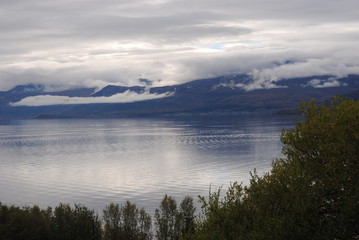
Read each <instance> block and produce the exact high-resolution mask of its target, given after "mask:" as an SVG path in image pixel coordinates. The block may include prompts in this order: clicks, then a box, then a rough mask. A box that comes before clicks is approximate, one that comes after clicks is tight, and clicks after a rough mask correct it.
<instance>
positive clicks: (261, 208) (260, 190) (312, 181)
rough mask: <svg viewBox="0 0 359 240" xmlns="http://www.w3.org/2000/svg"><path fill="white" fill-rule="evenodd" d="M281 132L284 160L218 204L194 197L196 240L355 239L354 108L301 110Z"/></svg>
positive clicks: (358, 139) (358, 181)
mask: <svg viewBox="0 0 359 240" xmlns="http://www.w3.org/2000/svg"><path fill="white" fill-rule="evenodd" d="M301 110H302V112H303V114H304V117H305V120H304V121H302V122H298V123H297V125H296V127H295V128H294V129H290V130H286V131H283V133H282V135H281V140H282V142H283V144H284V147H283V150H282V152H283V154H284V156H285V157H283V158H281V159H277V160H276V161H275V162H274V163H273V168H272V170H271V171H270V172H269V173H267V174H265V175H264V176H259V175H257V174H256V173H254V174H253V175H252V178H251V181H250V185H249V186H247V187H244V188H242V187H240V185H234V186H232V187H230V189H229V191H228V192H227V195H226V197H224V198H223V199H222V198H221V197H220V190H218V192H214V193H210V195H209V198H208V200H206V199H205V198H204V197H201V198H200V199H201V201H202V207H203V211H202V212H203V216H204V219H203V220H202V221H201V222H200V224H199V226H198V231H197V233H196V238H197V239H358V238H359V230H358V229H359V178H358V176H359V102H358V101H353V100H344V99H341V98H335V99H334V100H333V101H332V102H331V104H330V105H329V106H326V105H316V104H315V103H314V101H310V102H309V103H304V104H303V105H302V108H301Z"/></svg>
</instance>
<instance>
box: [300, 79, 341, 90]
mask: <svg viewBox="0 0 359 240" xmlns="http://www.w3.org/2000/svg"><path fill="white" fill-rule="evenodd" d="M342 85H345V84H343V83H341V82H339V81H338V80H337V79H335V78H329V79H312V80H310V81H309V82H308V84H307V85H306V86H311V87H314V88H328V87H340V86H342Z"/></svg>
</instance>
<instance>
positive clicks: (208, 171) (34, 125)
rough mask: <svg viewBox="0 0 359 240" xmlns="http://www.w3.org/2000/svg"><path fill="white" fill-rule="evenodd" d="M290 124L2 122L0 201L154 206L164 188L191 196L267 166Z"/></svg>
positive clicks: (261, 120)
mask: <svg viewBox="0 0 359 240" xmlns="http://www.w3.org/2000/svg"><path fill="white" fill-rule="evenodd" d="M292 126H294V120H293V118H292V117H240V118H237V119H217V120H213V119H211V120H208V119H199V120H156V119H155V120H153V119H150V120H148V119H146V120H145V119H137V120H133V119H130V120H128V119H126V120H124V119H101V120H98V119H96V120H94V119H90V120H17V121H0V164H1V167H0V201H1V202H2V203H6V204H16V205H25V204H26V205H33V204H38V205H40V206H41V207H46V206H55V205H57V204H58V203H60V202H64V203H71V204H72V203H82V204H85V205H86V206H88V207H90V208H92V209H95V210H96V211H98V212H99V213H101V212H102V209H103V208H104V206H106V205H108V204H109V203H110V202H117V203H123V202H124V201H126V200H130V201H131V202H133V203H136V204H137V205H138V206H140V207H145V208H146V210H148V211H149V212H153V211H154V209H155V208H156V207H158V205H159V203H160V200H161V199H162V197H163V195H164V194H166V193H167V194H170V195H172V196H174V197H176V199H177V200H178V201H181V199H182V198H183V197H184V196H185V195H191V196H193V197H194V198H195V199H197V195H199V194H200V195H207V194H208V190H209V187H210V185H211V186H212V187H214V188H215V187H219V186H223V187H224V188H226V187H227V186H228V184H229V183H230V182H233V181H239V182H244V183H248V179H249V176H250V175H249V172H250V171H252V170H253V169H254V168H256V169H257V171H258V172H259V173H262V172H265V171H268V170H269V169H270V167H271V163H272V160H273V159H275V158H276V157H280V156H281V153H280V151H281V147H282V145H281V142H280V140H279V135H280V131H281V130H282V129H283V128H290V127H292Z"/></svg>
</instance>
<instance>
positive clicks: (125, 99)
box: [10, 91, 173, 106]
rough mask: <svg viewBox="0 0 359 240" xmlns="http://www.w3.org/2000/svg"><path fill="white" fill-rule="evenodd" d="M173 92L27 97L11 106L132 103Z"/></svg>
mask: <svg viewBox="0 0 359 240" xmlns="http://www.w3.org/2000/svg"><path fill="white" fill-rule="evenodd" d="M172 95H173V93H172V92H167V93H162V94H150V93H148V92H145V93H142V94H139V93H136V92H132V91H126V92H124V93H119V94H115V95H112V96H110V97H67V96H51V95H41V96H33V97H27V98H24V99H22V100H20V101H19V102H15V103H10V105H11V106H49V105H68V104H93V103H130V102H139V101H145V100H152V99H159V98H165V97H170V96H172Z"/></svg>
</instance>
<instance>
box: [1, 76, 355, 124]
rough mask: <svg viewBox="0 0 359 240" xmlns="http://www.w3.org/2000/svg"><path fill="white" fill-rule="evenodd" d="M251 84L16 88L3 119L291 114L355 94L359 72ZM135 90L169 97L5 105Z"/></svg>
mask: <svg viewBox="0 0 359 240" xmlns="http://www.w3.org/2000/svg"><path fill="white" fill-rule="evenodd" d="M253 84H255V82H254V81H253V79H252V78H251V77H250V76H248V75H231V76H223V77H217V78H210V79H200V80H195V81H191V82H188V83H184V84H179V85H173V86H164V87H151V85H147V86H132V87H125V86H114V85H109V86H106V87H104V88H103V89H101V90H99V91H97V92H96V93H94V90H95V89H93V88H82V89H75V90H67V91H60V92H46V91H44V89H45V88H44V87H43V86H41V85H27V86H17V87H15V88H13V89H11V90H9V91H6V92H0V116H1V118H58V117H61V118H64V117H68V118H94V117H138V116H158V115H192V114H251V113H276V112H282V113H283V112H290V111H293V110H294V109H296V108H297V107H298V106H299V104H300V102H302V101H307V100H308V99H310V98H314V99H316V101H317V102H318V103H320V102H325V101H327V100H329V99H330V98H332V97H333V96H335V95H347V96H350V97H357V94H358V91H359V76H358V75H350V76H348V77H345V78H340V79H336V78H333V77H332V76H312V77H305V78H292V79H284V80H281V81H278V82H274V81H273V82H272V83H270V84H271V87H273V86H274V88H269V89H266V88H262V89H255V90H250V91H249V90H248V89H251V86H253ZM126 92H133V93H137V94H162V93H168V92H171V93H172V94H171V96H170V97H166V98H160V99H154V100H146V101H140V102H131V103H101V104H79V105H54V106H41V107H26V106H17V107H12V106H9V103H10V102H17V101H20V100H21V99H23V98H26V97H30V96H38V95H52V96H68V97H90V98H97V97H102V98H104V97H111V96H114V95H116V94H123V93H126Z"/></svg>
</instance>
